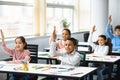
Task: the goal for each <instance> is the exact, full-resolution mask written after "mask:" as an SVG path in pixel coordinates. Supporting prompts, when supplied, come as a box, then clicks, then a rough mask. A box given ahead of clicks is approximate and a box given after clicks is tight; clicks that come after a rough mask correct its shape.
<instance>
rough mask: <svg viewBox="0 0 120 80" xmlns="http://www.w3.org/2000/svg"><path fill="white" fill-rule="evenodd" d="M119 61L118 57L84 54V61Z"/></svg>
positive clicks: (119, 57)
mask: <svg viewBox="0 0 120 80" xmlns="http://www.w3.org/2000/svg"><path fill="white" fill-rule="evenodd" d="M119 59H120V56H113V55H109V56H92V55H91V54H86V61H100V62H111V63H112V62H113V63H114V62H116V61H118V60H119Z"/></svg>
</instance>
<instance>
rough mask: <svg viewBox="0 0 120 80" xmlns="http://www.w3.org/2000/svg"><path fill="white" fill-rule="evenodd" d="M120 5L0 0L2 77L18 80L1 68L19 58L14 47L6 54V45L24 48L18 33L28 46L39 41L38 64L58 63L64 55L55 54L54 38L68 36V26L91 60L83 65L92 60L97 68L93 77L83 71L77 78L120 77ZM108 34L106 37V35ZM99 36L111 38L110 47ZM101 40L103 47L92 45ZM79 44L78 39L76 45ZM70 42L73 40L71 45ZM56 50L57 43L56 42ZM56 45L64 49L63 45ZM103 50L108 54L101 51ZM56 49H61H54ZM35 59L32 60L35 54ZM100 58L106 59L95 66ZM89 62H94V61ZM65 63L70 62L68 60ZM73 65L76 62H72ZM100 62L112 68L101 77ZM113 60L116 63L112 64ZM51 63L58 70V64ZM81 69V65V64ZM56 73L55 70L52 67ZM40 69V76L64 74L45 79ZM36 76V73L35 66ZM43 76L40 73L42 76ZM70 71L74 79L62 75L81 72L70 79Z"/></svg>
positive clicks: (113, 1)
mask: <svg viewBox="0 0 120 80" xmlns="http://www.w3.org/2000/svg"><path fill="white" fill-rule="evenodd" d="M119 5H120V0H0V80H15V79H8V78H7V76H8V75H7V74H8V73H9V72H6V71H5V72H4V71H1V70H2V69H1V67H3V65H2V63H3V62H1V61H8V60H12V59H16V57H12V56H13V55H12V56H11V54H12V53H11V54H10V55H8V54H9V52H8V53H7V54H6V52H5V51H7V50H6V49H4V47H5V48H7V47H8V48H10V49H14V48H15V49H16V48H19V47H20V46H17V42H16V41H17V39H18V38H20V39H21V37H22V38H25V40H26V41H25V42H27V44H28V46H29V44H33V45H37V58H36V60H37V62H35V63H38V64H46V63H47V64H51V65H52V64H53V65H55V64H58V63H59V62H55V61H57V60H59V59H60V60H61V58H59V59H58V58H57V57H54V56H53V55H56V54H52V55H51V51H52V50H51V44H52V46H53V45H54V42H57V41H59V40H62V37H63V36H62V35H65V34H64V33H63V31H64V29H65V30H66V29H67V30H70V39H69V38H68V40H69V41H71V42H72V43H75V40H77V41H78V45H77V48H75V50H76V49H77V50H78V51H79V52H80V53H82V54H83V56H84V57H85V59H84V60H82V61H81V63H84V62H85V64H83V65H82V66H83V67H86V64H87V67H91V71H92V70H93V72H94V74H93V79H91V78H90V79H89V74H88V73H87V72H86V73H85V76H84V77H83V76H82V78H81V77H80V76H77V78H78V77H80V78H81V79H80V80H120V77H118V75H119V74H120V71H119V69H118V67H120V65H119V61H120V57H119V56H120V54H119V53H120V20H119V19H120V6H119ZM109 27H110V28H109ZM67 30H66V31H67ZM93 32H94V33H93ZM68 33H69V32H68ZM111 35H112V36H111ZM116 35H117V38H116ZM104 36H105V38H103V37H104ZM71 38H72V39H73V38H74V39H75V40H74V41H72V40H71ZM99 38H100V39H101V38H102V39H104V40H105V41H107V40H108V39H110V43H111V46H109V45H108V46H107V47H106V44H107V42H104V44H102V41H101V42H100V40H98V39H99ZM90 39H91V40H90ZM113 39H114V40H113ZM21 40H22V39H21ZM96 41H97V42H98V44H96V45H97V46H99V45H100V46H101V45H105V46H104V47H101V49H99V50H98V49H96V47H97V46H94V45H93V44H91V43H92V42H93V43H94V42H96ZM5 43H6V45H5ZM61 43H63V42H61ZM64 43H65V42H64ZM66 43H67V41H66ZM19 44H20V43H18V45H19ZM75 45H76V44H74V47H75ZM64 46H69V45H67V44H65V45H64ZM116 46H117V47H116ZM27 48H28V47H27ZM103 48H104V49H103ZM52 49H54V48H53V47H52ZM56 49H57V50H58V46H57V45H56ZM64 49H65V48H64ZM68 49H69V48H68ZM108 49H109V50H108ZM110 49H111V52H110ZM97 50H98V51H97ZM106 50H107V51H106ZM62 51H63V50H62ZM66 51H67V48H66ZM104 51H106V53H105V54H106V55H107V53H108V54H110V55H107V56H105V54H104ZM68 52H69V50H68ZM99 52H101V53H102V54H97V53H99ZM26 53H27V52H26ZM40 53H41V54H40ZM44 53H45V54H44ZM46 53H48V54H47V56H48V55H49V57H47V58H46V57H45V58H44V57H41V55H42V56H43V55H46ZM53 53H55V52H54V51H53ZM75 53H77V52H75ZM90 53H94V54H96V55H94V56H93V57H91V55H89V54H90ZM30 55H31V53H30ZM99 55H102V57H100V58H99V59H98V56H99ZM103 55H104V57H103ZM51 56H52V57H54V59H53V58H52V59H50V57H51ZM96 56H97V57H96ZM30 57H31V56H30ZM27 59H28V58H27ZM30 59H31V61H32V58H30ZM76 59H77V58H76ZM46 60H47V62H46ZM63 60H64V59H63ZM95 60H96V61H95ZM99 60H100V61H99ZM33 62H34V61H33ZM75 62H76V61H75ZM96 62H98V63H99V62H100V64H97V67H96V66H93V65H94V64H95V65H96ZM81 63H80V64H81ZM89 63H92V64H90V66H89ZM101 63H102V64H101ZM61 64H63V65H64V62H63V63H62V60H61ZM61 64H60V65H61ZM4 65H5V64H4ZM70 65H72V63H71V64H70ZM98 65H99V66H100V67H101V66H104V69H105V70H106V71H105V70H103V71H102V72H103V73H102V76H103V78H104V79H99V77H98V74H99V72H98V73H97V71H98V70H99V68H98ZM106 65H107V66H106ZM108 65H109V67H110V68H108ZM38 66H39V65H38ZM75 66H76V64H75ZM93 67H96V68H97V69H96V70H95V71H94V69H93ZM30 68H31V67H30ZM32 68H33V66H32ZM39 68H41V67H39ZM51 68H52V69H53V67H51ZM80 68H81V67H80ZM68 70H69V69H68ZM75 70H77V69H76V68H75ZM116 70H117V71H118V72H117V71H116ZM41 71H42V70H41ZM70 71H71V70H70ZM88 71H89V70H88ZM18 72H19V71H18ZM71 72H72V71H71ZM73 72H75V71H73ZM93 72H92V73H93ZM6 73H7V74H6ZM50 73H53V72H51V71H50ZM54 73H55V72H54ZM89 73H90V72H89ZM10 74H13V72H12V73H11V72H10ZM34 74H37V79H35V80H59V77H60V78H61V75H60V76H59V74H62V73H61V72H59V71H58V75H57V76H56V75H55V78H54V77H52V78H48V77H50V76H47V78H45V79H39V77H40V76H45V77H46V74H45V75H44V74H42V73H41V74H39V73H34ZM34 74H33V75H34ZM67 74H69V73H67ZM30 75H32V74H31V71H30ZM38 75H40V76H39V77H38ZM65 75H66V74H65ZM86 75H87V76H86ZM90 75H91V74H90ZM35 76H36V75H35ZM51 76H52V75H51ZM66 76H67V78H68V79H62V80H74V78H75V80H76V79H77V78H76V76H72V77H71V78H73V79H69V77H70V76H68V75H66ZM56 77H57V78H56ZM96 77H97V78H96ZM62 78H64V76H62ZM65 78H66V77H65ZM18 80H19V79H18ZM22 80H26V79H22Z"/></svg>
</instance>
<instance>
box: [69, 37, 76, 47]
mask: <svg viewBox="0 0 120 80" xmlns="http://www.w3.org/2000/svg"><path fill="white" fill-rule="evenodd" d="M67 40H70V41H72V42H73V44H74V45H75V46H78V40H77V39H75V38H73V37H71V38H68V39H67Z"/></svg>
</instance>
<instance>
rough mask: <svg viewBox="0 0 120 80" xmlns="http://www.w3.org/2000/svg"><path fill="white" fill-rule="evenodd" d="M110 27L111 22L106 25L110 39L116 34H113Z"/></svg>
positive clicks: (106, 31)
mask: <svg viewBox="0 0 120 80" xmlns="http://www.w3.org/2000/svg"><path fill="white" fill-rule="evenodd" d="M110 27H111V25H110V24H107V25H106V28H105V33H106V35H107V36H108V37H109V38H110V39H112V38H113V37H114V36H113V34H112V33H111V32H110Z"/></svg>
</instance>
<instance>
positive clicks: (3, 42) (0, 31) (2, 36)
mask: <svg viewBox="0 0 120 80" xmlns="http://www.w3.org/2000/svg"><path fill="white" fill-rule="evenodd" d="M0 34H1V38H2V46H5V41H4V34H3V31H2V29H0Z"/></svg>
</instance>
